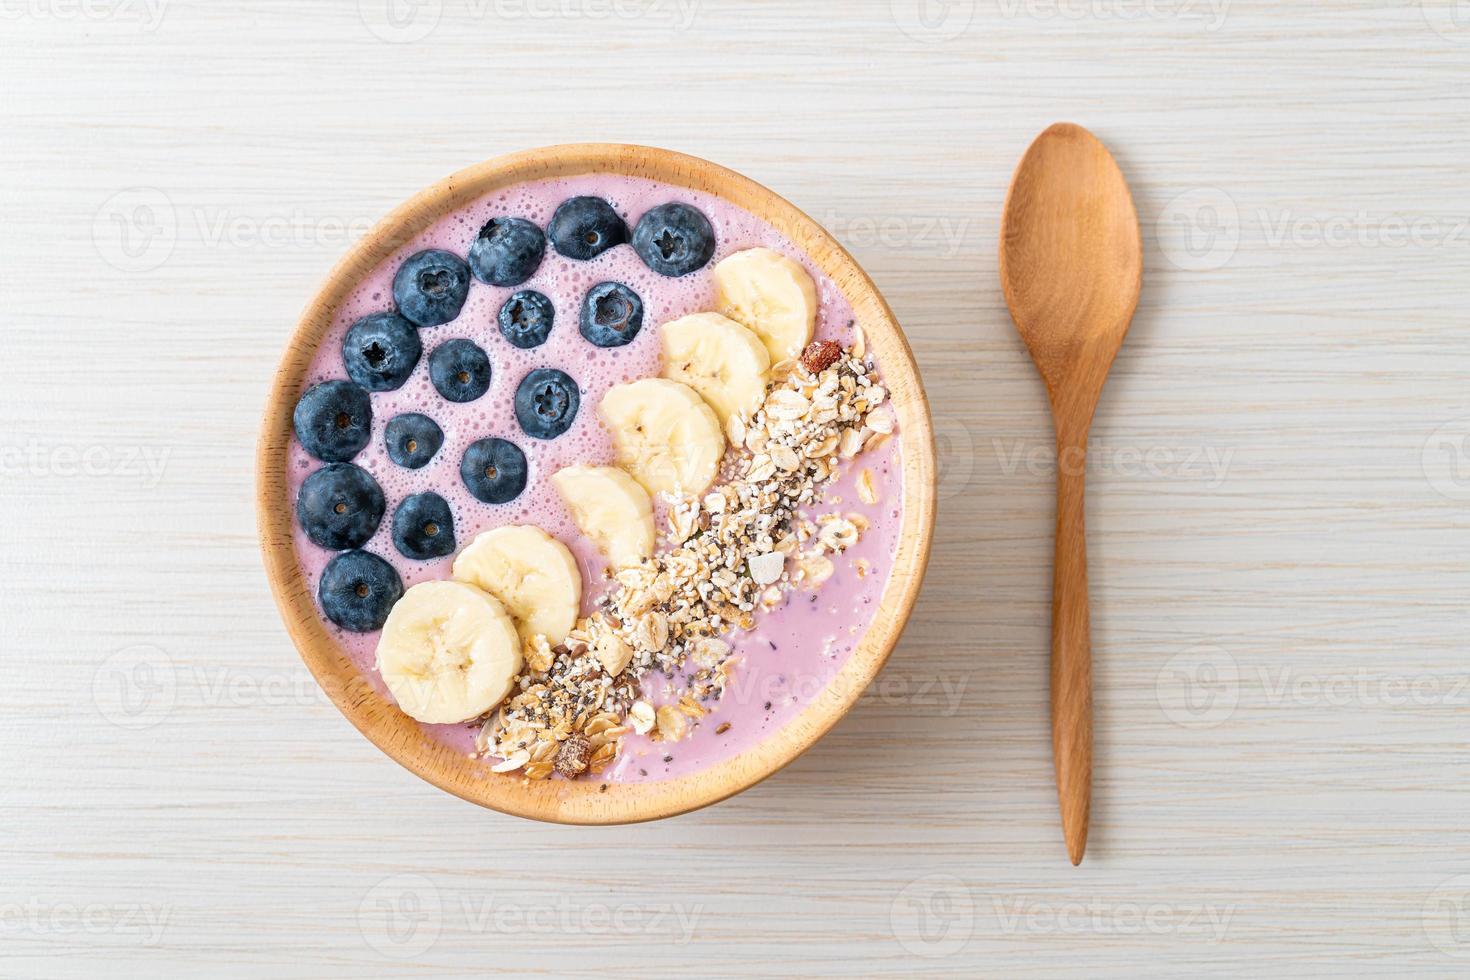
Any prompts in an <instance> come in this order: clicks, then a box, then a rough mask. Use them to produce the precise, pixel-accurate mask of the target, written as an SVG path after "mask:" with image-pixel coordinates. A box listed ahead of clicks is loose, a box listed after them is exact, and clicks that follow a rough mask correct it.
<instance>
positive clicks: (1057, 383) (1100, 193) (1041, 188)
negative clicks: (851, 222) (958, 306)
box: [1000, 123, 1143, 865]
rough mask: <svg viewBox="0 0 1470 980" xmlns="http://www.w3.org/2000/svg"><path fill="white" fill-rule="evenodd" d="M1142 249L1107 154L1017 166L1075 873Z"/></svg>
mask: <svg viewBox="0 0 1470 980" xmlns="http://www.w3.org/2000/svg"><path fill="white" fill-rule="evenodd" d="M1142 253H1143V247H1142V243H1141V241H1140V238H1139V233H1138V215H1137V213H1135V211H1134V210H1133V197H1132V195H1130V194H1129V193H1128V183H1127V181H1125V180H1124V179H1123V173H1122V171H1121V170H1119V169H1118V164H1117V162H1116V161H1114V160H1113V157H1112V154H1110V153H1108V149H1107V147H1105V146H1103V145H1102V143H1101V142H1099V141H1098V139H1097V137H1095V136H1093V135H1092V134H1091V133H1089V132H1088V131H1087V130H1085V129H1083V128H1082V127H1081V126H1076V125H1073V124H1072V123H1057V124H1056V125H1054V126H1052V127H1051V128H1049V129H1047V130H1046V132H1044V133H1042V134H1041V135H1040V136H1038V137H1037V138H1036V141H1035V142H1034V143H1032V144H1031V146H1030V148H1029V149H1027V151H1026V155H1025V156H1024V157H1022V158H1021V163H1020V164H1019V165H1018V166H1017V167H1016V173H1015V176H1014V177H1012V178H1011V189H1010V191H1009V192H1008V193H1007V195H1006V205H1005V216H1004V218H1003V219H1002V222H1001V236H1000V281H1001V285H1002V286H1003V287H1004V289H1005V294H1006V304H1007V305H1008V306H1009V307H1010V310H1011V319H1013V320H1015V321H1016V329H1017V330H1018V331H1020V334H1021V339H1022V340H1024V341H1025V342H1026V346H1027V347H1028V348H1029V349H1030V351H1031V359H1032V360H1033V361H1035V362H1036V368H1037V370H1039V371H1040V372H1041V378H1042V380H1043V381H1045V382H1046V393H1047V397H1048V398H1049V399H1050V401H1051V412H1052V421H1053V424H1054V426H1055V428H1056V438H1057V534H1056V565H1055V568H1054V571H1053V575H1052V599H1051V734H1052V752H1053V755H1054V757H1055V760H1056V770H1057V796H1058V798H1059V800H1060V802H1061V809H1062V833H1063V835H1064V836H1065V837H1066V841H1067V854H1068V855H1069V856H1070V857H1071V859H1072V863H1073V864H1074V865H1076V864H1081V863H1082V854H1083V852H1084V851H1085V850H1086V849H1087V824H1088V819H1089V815H1090V811H1091V807H1092V648H1091V638H1090V636H1089V624H1088V614H1087V533H1086V530H1085V526H1084V522H1083V495H1084V487H1085V478H1086V473H1087V433H1088V430H1089V429H1090V428H1091V427H1092V414H1093V410H1094V409H1096V407H1097V400H1098V397H1099V396H1100V395H1101V394H1102V389H1103V383H1104V382H1105V381H1106V380H1107V377H1108V368H1110V367H1111V366H1112V364H1113V358H1114V356H1116V355H1117V353H1118V348H1119V347H1121V346H1122V345H1123V337H1124V335H1125V334H1127V332H1128V324H1129V322H1130V321H1131V320H1132V319H1133V310H1134V308H1135V307H1136V306H1137V305H1138V292H1139V289H1140V288H1141V287H1142V285H1143V254H1142Z"/></svg>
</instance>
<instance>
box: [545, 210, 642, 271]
mask: <svg viewBox="0 0 1470 980" xmlns="http://www.w3.org/2000/svg"><path fill="white" fill-rule="evenodd" d="M548 233H549V234H550V236H551V245H552V247H553V248H555V249H556V250H557V251H558V252H560V253H561V254H562V255H565V256H566V257H567V258H569V259H579V260H581V261H583V262H585V261H587V260H588V259H595V258H597V257H598V256H599V255H601V254H602V253H603V252H606V251H607V250H608V249H610V248H612V247H613V246H614V245H621V244H623V243H624V242H626V241H627V240H628V224H627V222H625V221H624V220H623V219H622V218H620V217H619V216H618V213H617V212H616V211H614V210H613V206H612V205H611V204H609V203H607V202H606V201H604V200H603V199H602V198H600V197H573V198H570V199H568V200H565V201H563V202H562V203H561V206H560V207H558V208H557V209H556V213H555V214H553V215H552V216H551V227H550V228H549V229H548Z"/></svg>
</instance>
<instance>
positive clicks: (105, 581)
mask: <svg viewBox="0 0 1470 980" xmlns="http://www.w3.org/2000/svg"><path fill="white" fill-rule="evenodd" d="M394 9H396V10H397V14H398V16H389V15H390V14H391V13H393V10H394ZM1457 13H1458V19H1457ZM1061 119H1070V120H1072V121H1075V122H1077V123H1080V124H1082V125H1085V126H1087V127H1088V128H1089V129H1091V130H1092V131H1093V132H1095V133H1096V134H1097V135H1098V136H1099V137H1100V138H1101V139H1102V140H1103V141H1104V142H1106V143H1107V145H1108V146H1109V148H1110V149H1112V150H1113V151H1114V153H1115V154H1116V155H1117V157H1118V160H1119V163H1120V164H1121V166H1122V168H1123V171H1124V173H1125V174H1126V175H1127V177H1128V180H1129V182H1130V185H1131V186H1132V189H1133V192H1134V197H1135V200H1136V203H1137V205H1138V212H1139V217H1140V219H1141V222H1142V227H1143V233H1144V249H1145V252H1144V258H1145V267H1146V270H1145V288H1144V292H1143V297H1142V300H1141V302H1140V305H1139V309H1138V314H1137V317H1136V318H1135V320H1134V324H1133V327H1132V330H1131V332H1130V334H1129V337H1128V342H1127V344H1125V346H1124V348H1123V350H1122V353H1121V354H1120V355H1119V357H1118V360H1117V362H1116V364H1115V365H1114V368H1113V373H1112V377H1111V378H1110V380H1109V383H1108V387H1107V389H1106V391H1105V393H1104V395H1103V399H1102V403H1101V405H1100V407H1099V410H1098V414H1097V418H1096V420H1095V422H1094V426H1093V430H1092V435H1091V442H1090V451H1091V458H1092V464H1091V465H1092V469H1091V470H1090V471H1089V473H1088V489H1089V494H1088V513H1087V523H1088V529H1089V533H1090V544H1091V552H1090V559H1091V561H1090V572H1091V588H1092V597H1093V606H1092V647H1093V654H1094V684H1095V695H1096V766H1097V768H1096V778H1095V788H1094V799H1093V822H1092V834H1091V841H1090V845H1089V848H1088V857H1087V861H1086V863H1085V864H1083V866H1082V867H1081V868H1079V869H1074V868H1072V867H1071V866H1070V864H1069V863H1068V862H1067V859H1066V854H1065V852H1064V850H1063V848H1062V846H1061V844H1060V841H1059V833H1058V828H1057V814H1056V797H1055V790H1054V786H1053V777H1052V769H1051V759H1050V738H1049V725H1048V720H1047V669H1046V664H1047V654H1048V619H1049V611H1050V610H1049V603H1048V597H1049V581H1050V575H1051V545H1050V541H1051V535H1052V520H1053V484H1054V460H1053V458H1052V439H1051V431H1050V422H1049V420H1048V415H1047V404H1046V397H1045V393H1044V391H1043V390H1042V386H1041V384H1040V383H1039V382H1038V380H1037V379H1036V372H1035V370H1034V368H1033V367H1032V365H1031V363H1030V361H1029V358H1028V357H1027V354H1026V351H1025V349H1024V347H1023V345H1022V344H1021V342H1020V340H1019V339H1018V338H1017V336H1016V334H1015V331H1014V329H1013V328H1012V326H1011V324H1010V322H1009V318H1008V317H1007V314H1006V311H1005V307H1004V303H1003V300H1002V297H1001V292H1000V286H999V283H998V279H997V274H996V258H995V256H996V234H997V231H998V224H999V216H1000V208H1001V203H1002V200H1003V197H1004V193H1005V188H1006V184H1007V181H1008V179H1009V177H1010V174H1011V170H1012V168H1013V167H1014V165H1015V163H1016V161H1017V159H1018V158H1019V155H1020V154H1021V152H1022V151H1023V150H1024V149H1025V147H1026V145H1027V143H1028V141H1029V140H1030V139H1031V138H1032V137H1033V136H1034V135H1035V133H1037V132H1038V131H1039V130H1040V129H1042V128H1043V127H1045V126H1046V125H1047V124H1049V123H1051V122H1054V121H1057V120H1061ZM589 140H594V141H595V140H606V141H617V142H633V143H645V144H652V145H660V146H668V147H671V148H674V149H678V150H682V151H685V152H688V153H692V154H694V155H697V156H700V157H704V158H706V159H710V160H713V161H715V162H717V163H720V164H723V165H725V166H728V167H731V168H732V169H735V170H738V171H740V172H742V173H745V174H748V175H749V176H750V177H752V178H754V179H755V180H758V181H760V182H761V183H763V184H765V185H767V186H769V187H770V188H772V189H773V190H775V191H776V192H777V193H779V194H781V195H782V196H784V197H786V198H788V199H790V200H791V201H793V202H794V203H796V204H797V206H799V207H801V208H802V209H803V210H805V211H806V212H807V213H809V214H811V215H812V216H813V217H814V218H816V219H817V220H818V221H820V222H822V223H823V224H824V225H826V226H827V227H828V228H829V230H831V231H832V232H833V233H834V235H835V236H836V237H837V238H838V240H840V241H841V242H842V243H843V244H844V245H846V246H847V248H848V249H850V250H851V251H852V252H853V254H854V255H855V256H856V257H857V258H858V259H859V260H860V261H861V262H862V264H863V266H864V267H865V268H866V269H867V271H868V272H869V273H870V274H871V275H872V276H873V278H874V280H875V281H876V282H877V283H878V285H879V286H880V288H881V289H882V290H883V292H884V294H885V296H886V298H887V299H888V300H889V302H890V303H891V304H892V306H893V307H894V310H895V312H896V313H897V315H898V318H899V320H900V322H901V323H902V324H903V325H904V327H905V329H906V331H907V333H908V337H909V340H910V342H911V344H912V346H913V348H914V351H915V354H916V355H917V358H918V361H919V364H920V368H921V370H922V373H923V377H924V381H925V383H926V386H927V389H928V392H929V395H930V400H931V403H932V404H933V406H934V412H935V424H936V434H937V439H938V445H939V454H940V464H941V492H940V506H939V523H938V531H937V535H936V538H935V546H934V555H933V560H932V562H931V565H930V570H929V577H928V581H927V585H926V587H925V589H924V592H923V594H922V596H921V597H920V600H919V604H918V607H917V609H916V611H915V616H914V619H913V622H912V623H911V625H910V627H909V629H908V631H907V632H906V634H905V636H904V640H903V642H902V643H901V644H900V645H899V647H898V649H897V650H896V651H895V653H894V655H893V657H892V659H891V661H890V662H889V665H888V667H887V668H886V669H885V671H884V672H883V674H882V675H880V677H879V679H878V681H877V683H876V684H875V685H874V687H873V689H872V690H871V692H870V693H869V694H868V696H866V697H865V698H864V699H863V701H862V702H861V703H860V704H859V705H858V706H857V707H856V708H855V709H854V711H853V712H852V713H851V714H849V715H848V717H847V718H846V719H845V720H844V721H843V722H842V723H841V724H840V725H838V726H837V727H836V728H835V729H834V730H833V731H832V732H831V733H830V734H829V735H828V736H827V737H826V738H824V739H823V740H822V741H821V742H820V743H819V744H818V745H817V746H816V747H815V748H814V749H813V750H812V751H811V752H809V753H807V754H806V755H805V756H803V757H802V758H801V759H800V760H798V761H797V762H796V763H795V764H794V765H792V766H791V767H789V768H788V769H786V770H785V771H783V772H781V773H780V774H778V775H777V776H775V777H773V778H772V779H769V780H767V781H766V782H764V783H762V784H761V785H759V786H757V787H755V788H754V789H752V790H750V791H749V792H747V793H743V794H741V795H740V796H738V797H736V798H734V799H732V800H730V801H728V802H726V803H723V804H720V805H718V806H715V807H712V808H709V809H707V810H703V811H700V812H698V813H695V814H691V815H688V816H685V817H680V818H677V819H674V820H671V821H663V822H659V823H654V824H645V825H639V826H632V827H620V828H569V827H553V826H546V825H542V824H536V823H531V822H528V821H523V820H518V819H514V818H510V817H504V816H500V815H498V814H495V813H490V812H487V811H485V810H482V809H480V808H478V807H474V806H471V805H469V804H467V803H464V802H462V801H460V800H457V799H455V798H453V797H451V796H449V795H447V794H444V793H441V792H440V791H438V790H436V789H434V788H433V787H431V786H429V785H427V784H425V783H423V782H422V781H421V780H419V779H417V778H416V777H414V776H413V775H412V774H410V773H408V772H406V771H404V770H403V769H401V768H399V767H398V766H396V765H394V764H393V763H392V762H390V761H389V760H387V759H385V758H384V757H383V756H382V754H381V753H379V752H378V751H377V750H376V749H375V748H374V747H373V746H372V745H371V744H369V743H368V742H367V741H366V740H365V739H363V738H362V737H361V736H360V735H359V734H358V733H357V732H356V731H355V730H354V729H353V728H352V727H351V725H350V724H348V722H347V721H345V720H344V719H343V718H342V716H341V715H340V714H339V713H338V712H337V711H336V709H335V708H334V707H332V705H331V704H330V703H329V702H328V701H327V699H326V697H325V696H324V695H323V694H321V693H320V692H319V691H318V690H317V688H316V686H315V684H314V683H313V682H312V680H311V678H310V676H309V675H308V673H307V671H306V669H305V668H304V667H303V666H302V665H301V662H300V660H299V658H298V657H297V656H296V653H295V651H294V650H293V648H292V645H291V642H290V640H289V638H288V637H287V634H286V632H285V630H284V628H283V627H282V625H281V622H280V619H279V617H278V616H277V614H276V611H275V608H274V606H273V603H272V602H271V599H270V596H269V594H268V589H267V585H266V580H265V575H264V572H263V570H262V567H261V563H260V560H259V556H258V553H257V548H256V538H255V522H254V515H253V492H252V490H253V485H254V472H253V468H254V454H253V447H254V442H255V437H256V433H257V431H258V428H259V423H260V419H261V413H262V410H263V407H264V405H265V401H266V394H267V390H268V386H269V383H270V379H271V375H272V372H273V370H274V368H275V366H276V364H277V362H278V360H279V357H280V354H281V352H282V348H283V345H284V344H285V342H286V338H287V337H288V336H289V333H290V330H291V328H292V325H293V324H295V323H296V321H297V319H298V317H299V316H300V314H301V311H302V309H303V308H304V306H305V304H306V302H307V300H308V299H309V298H310V296H311V295H312V292H313V290H314V289H315V288H316V286H317V284H318V283H319V282H320V281H321V279H322V277H323V276H324V275H325V273H326V272H327V270H328V269H330V268H331V266H332V265H333V263H334V262H335V261H336V260H337V259H338V258H339V257H340V256H341V255H342V254H343V253H344V252H345V251H346V249H347V248H348V246H349V245H350V244H351V243H352V242H353V241H355V240H356V239H357V238H358V237H360V236H361V235H362V234H363V233H364V232H365V231H366V229H367V228H368V227H370V226H371V225H372V224H373V223H375V222H376V221H377V220H378V219H379V218H381V217H382V216H383V215H384V214H386V213H387V212H388V211H389V210H390V209H391V208H392V207H394V206H395V205H397V204H398V203H399V202H401V201H402V200H403V199H404V198H405V197H407V196H408V195H409V194H411V193H413V192H414V191H415V190H417V189H419V188H422V187H425V186H427V185H429V184H431V183H432V182H434V181H435V180H438V179H440V178H442V177H444V176H445V175H447V174H449V173H452V172H454V171H455V170H458V169H460V168H462V167H464V166H466V165H468V164H471V163H474V162H476V161H479V160H482V159H486V158H488V157H491V156H494V155H497V154H500V153H503V152H508V151H513V150H517V149H522V148H525V147H531V146H541V145H547V144H554V143H562V142H577V141H589ZM1467 162H1470V16H1467V15H1466V14H1465V12H1464V10H1463V5H1457V4H1456V3H1453V2H1449V0H1444V2H1435V0H1425V2H1424V3H1422V4H1419V3H1413V2H1406V0H1395V2H1387V0H1382V2H1380V0H1332V2H1321V3H1316V2H1313V3H1308V2H1305V0H1303V2H1292V3H1280V2H1274V0H1234V2H1228V3H1227V2H1224V0H1213V2H1209V0H1199V2H1195V0H1177V2H1168V0H1055V2H1052V0H949V2H947V3H942V2H939V0H932V2H928V3H920V2H918V0H914V2H909V0H892V2H890V0H846V2H843V3H841V4H837V3H822V4H818V3H801V4H797V3H781V2H776V0H770V2H755V0H748V2H735V0H731V2H716V0H646V2H639V0H423V2H422V3H420V4H418V5H414V4H404V5H402V6H399V7H397V8H390V7H389V5H388V3H387V0H381V2H380V0H363V2H362V3H358V2H356V0H340V2H338V0H333V2H328V0H294V2H289V3H288V2H284V0H282V2H266V0H253V2H252V0H243V2H237V3H228V4H227V3H218V2H209V0H188V2H186V0H171V2H164V3H160V2H158V0H154V2H152V3H146V2H144V0H133V2H124V0H113V2H105V0H88V2H81V0H75V2H73V0H0V378H3V380H0V420H3V423H4V424H3V428H0V515H3V521H4V535H3V538H0V541H3V543H4V548H3V550H0V576H3V577H0V585H3V590H4V600H3V601H0V637H3V647H0V828H3V831H4V833H3V835H0V975H3V976H7V977H10V976H14V977H94V976H97V975H99V974H102V975H108V976H147V977H157V976H190V977H193V976H213V975H220V976H262V977H265V976H270V977H277V976H282V977H360V976H383V975H407V976H415V975H417V976H429V975H455V976H471V975H473V976H482V975H485V974H487V973H491V972H495V973H501V974H505V975H530V976H585V977H594V976H596V977H600V976H609V975H617V976H623V975H626V976H643V977H647V976H658V975H665V974H678V975H700V974H708V975H721V976H723V975H735V974H771V975H799V976H817V975H837V974H852V975H894V976H897V975H915V974H917V975H925V976H975V975H985V976H997V977H1043V976H1046V977H1049V976H1072V975H1079V974H1081V975H1086V976H1089V977H1114V976H1116V977H1132V976H1171V977H1172V976H1203V975H1215V976H1230V977H1234V976H1241V975H1273V976H1277V975H1303V976H1323V977H1327V976H1331V977H1337V976H1342V975H1347V974H1360V975H1401V974H1418V975H1426V976H1457V975H1463V974H1464V973H1465V971H1466V969H1467V964H1470V839H1467V817H1466V814H1467V812H1470V778H1467V777H1470V752H1467V748H1470V745H1467V741H1470V740H1467V736H1466V731H1467V730H1470V729H1467V721H1470V666H1467V663H1470V661H1467V656H1466V654H1467V642H1470V641H1467V636H1470V628H1467V627H1470V611H1467V602H1466V597H1467V594H1470V560H1467V557H1466V555H1467V554H1470V520H1467V504H1470V386H1467V384H1466V381H1465V379H1466V376H1467V374H1470V306H1467V303H1466V291H1467V284H1470V227H1467V225H1470V183H1467V180H1466V166H1467Z"/></svg>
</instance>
